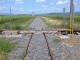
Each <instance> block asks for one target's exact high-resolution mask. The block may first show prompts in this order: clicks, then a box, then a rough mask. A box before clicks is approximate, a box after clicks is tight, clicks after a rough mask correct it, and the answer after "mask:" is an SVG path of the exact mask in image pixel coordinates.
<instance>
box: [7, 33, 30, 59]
mask: <svg viewBox="0 0 80 60" xmlns="http://www.w3.org/2000/svg"><path fill="white" fill-rule="evenodd" d="M30 35H31V34H28V35H26V36H22V37H19V38H14V40H12V42H16V43H18V47H17V48H15V49H14V50H12V51H11V52H9V53H8V60H22V57H23V55H24V53H25V50H26V46H27V44H28V41H29V38H30Z"/></svg>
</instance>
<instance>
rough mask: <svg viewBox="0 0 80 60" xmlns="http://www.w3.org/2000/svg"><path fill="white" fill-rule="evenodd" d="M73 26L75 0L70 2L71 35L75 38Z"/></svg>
mask: <svg viewBox="0 0 80 60" xmlns="http://www.w3.org/2000/svg"><path fill="white" fill-rule="evenodd" d="M73 24H74V3H73V0H70V34H72V37H73V35H74V34H73V33H74V32H73Z"/></svg>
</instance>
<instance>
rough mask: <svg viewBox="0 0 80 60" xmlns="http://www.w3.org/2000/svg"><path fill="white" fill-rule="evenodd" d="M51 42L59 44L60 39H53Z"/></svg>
mask: <svg viewBox="0 0 80 60" xmlns="http://www.w3.org/2000/svg"><path fill="white" fill-rule="evenodd" d="M53 42H55V43H59V42H61V39H58V38H57V39H54V40H53Z"/></svg>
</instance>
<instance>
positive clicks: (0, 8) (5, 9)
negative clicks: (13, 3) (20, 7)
mask: <svg viewBox="0 0 80 60" xmlns="http://www.w3.org/2000/svg"><path fill="white" fill-rule="evenodd" d="M8 10H9V8H8V7H4V6H1V7H0V11H8Z"/></svg>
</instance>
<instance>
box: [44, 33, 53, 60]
mask: <svg viewBox="0 0 80 60" xmlns="http://www.w3.org/2000/svg"><path fill="white" fill-rule="evenodd" d="M43 35H44V38H45V40H46V43H47V47H48V51H49V55H50V57H51V60H54V58H53V55H52V52H51V49H50V46H49V43H48V39H47V36H46V33H43Z"/></svg>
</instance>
